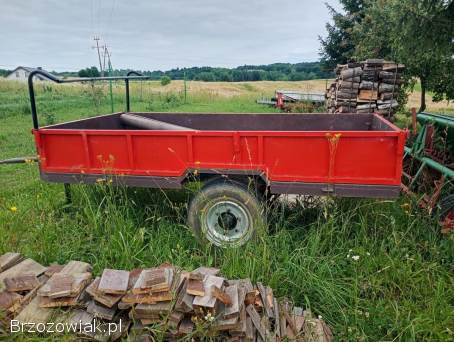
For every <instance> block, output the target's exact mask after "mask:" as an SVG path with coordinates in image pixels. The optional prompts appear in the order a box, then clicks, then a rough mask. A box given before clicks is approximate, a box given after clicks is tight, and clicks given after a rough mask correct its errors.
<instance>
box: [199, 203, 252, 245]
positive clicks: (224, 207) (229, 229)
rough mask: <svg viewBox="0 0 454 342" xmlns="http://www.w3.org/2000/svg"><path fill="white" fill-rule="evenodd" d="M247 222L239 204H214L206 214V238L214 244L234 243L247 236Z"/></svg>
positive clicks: (247, 219)
mask: <svg viewBox="0 0 454 342" xmlns="http://www.w3.org/2000/svg"><path fill="white" fill-rule="evenodd" d="M249 222H250V220H249V216H248V214H247V213H246V210H245V209H244V208H243V207H242V206H241V205H240V204H238V203H236V202H233V201H230V200H225V201H219V202H216V203H214V204H213V205H212V206H210V207H209V208H208V209H207V212H206V216H205V223H206V229H207V237H208V239H209V240H211V241H212V242H213V243H215V244H219V243H222V242H234V241H235V240H238V239H239V238H241V237H242V236H244V235H245V234H247V231H248V228H249Z"/></svg>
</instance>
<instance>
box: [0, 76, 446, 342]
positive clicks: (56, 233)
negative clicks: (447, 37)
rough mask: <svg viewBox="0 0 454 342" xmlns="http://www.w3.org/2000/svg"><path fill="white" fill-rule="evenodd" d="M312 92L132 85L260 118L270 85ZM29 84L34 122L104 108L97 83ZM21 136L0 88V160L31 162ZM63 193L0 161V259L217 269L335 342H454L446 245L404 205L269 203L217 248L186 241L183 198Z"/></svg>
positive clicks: (150, 105)
mask: <svg viewBox="0 0 454 342" xmlns="http://www.w3.org/2000/svg"><path fill="white" fill-rule="evenodd" d="M324 83H325V81H310V82H257V83H202V82H191V83H190V84H189V92H188V97H187V99H186V101H185V100H184V96H183V92H182V89H183V85H182V83H181V82H172V83H171V84H170V85H169V86H166V87H161V86H160V85H159V84H158V83H157V82H151V83H147V84H142V85H141V84H137V83H136V84H134V85H133V87H132V94H133V98H132V108H133V110H147V111H161V110H162V111H201V112H210V111H213V112H273V111H274V109H273V108H269V107H264V106H260V105H257V104H255V102H254V101H255V99H256V98H258V97H260V96H262V95H263V96H268V97H269V96H270V95H271V94H272V93H273V91H274V89H276V88H288V89H302V90H305V91H318V90H322V89H323V88H324ZM37 88H38V110H39V112H40V119H41V122H42V124H50V123H54V122H58V121H66V120H70V119H75V118H80V117H87V116H91V115H96V114H98V113H108V112H109V111H110V105H109V98H108V96H107V86H104V87H99V86H96V87H91V86H90V85H86V86H59V87H57V86H54V85H52V86H51V85H48V84H41V85H40V86H38V87H37ZM416 96H417V95H416ZM114 101H115V110H122V109H123V106H124V105H123V88H122V86H121V84H114ZM430 106H431V104H429V109H432V110H437V109H438V110H440V109H442V108H444V107H439V108H433V107H430ZM447 106H448V107H447V108H448V109H450V110H451V109H452V105H447ZM30 128H31V118H30V113H29V107H28V98H27V94H26V92H25V87H24V86H23V85H18V84H16V83H7V82H0V159H4V158H8V157H15V156H23V155H33V153H34V145H33V141H32V136H31V134H30ZM72 189H73V196H74V199H73V205H71V206H66V205H65V204H64V194H63V187H62V186H61V185H55V184H47V183H43V182H42V181H40V180H39V174H38V170H37V166H36V165H34V164H24V165H8V166H0V254H1V253H3V252H7V251H20V252H21V253H23V254H24V255H26V256H28V257H31V258H34V259H36V260H37V261H39V262H41V263H44V264H48V263H51V262H59V263H65V262H67V261H69V260H71V259H77V260H83V261H87V262H90V263H91V264H93V265H94V270H95V273H99V271H100V270H101V269H103V268H104V267H110V268H133V267H142V266H154V265H158V264H160V263H162V262H165V261H168V262H171V263H174V264H176V265H180V266H182V267H185V268H187V269H192V268H195V267H198V266H200V265H207V266H217V267H220V268H221V269H222V272H223V274H224V275H226V276H227V277H250V278H252V279H253V280H255V281H259V280H260V281H263V282H264V283H266V284H268V285H270V286H271V287H273V288H274V289H275V293H276V295H277V296H279V297H288V298H290V299H292V300H293V301H294V302H295V303H297V304H299V305H303V306H304V307H309V308H310V309H311V310H312V311H313V312H315V313H316V314H317V315H321V316H323V318H324V319H325V320H326V321H327V322H328V323H329V324H330V325H331V326H332V327H333V331H334V334H335V336H336V339H337V340H339V341H454V276H453V271H454V268H453V264H454V237H453V236H452V235H451V236H450V237H442V236H441V235H440V234H439V228H438V227H437V223H436V221H435V220H434V219H432V218H431V217H430V216H428V215H427V213H425V212H423V211H421V210H419V209H418V207H417V205H416V203H415V202H414V201H413V200H411V199H410V198H407V197H405V196H402V197H401V198H399V199H398V200H396V201H378V200H362V199H355V200H353V199H330V200H327V201H320V202H316V203H308V202H306V201H304V200H302V199H301V200H298V201H297V202H286V201H282V202H281V203H280V204H279V205H278V206H277V207H276V208H275V209H274V210H273V211H272V212H269V224H268V231H267V232H261V233H260V234H259V238H258V241H257V242H255V243H250V244H248V245H247V246H245V247H244V248H241V249H232V250H219V249H211V248H205V247H201V246H199V245H198V244H197V243H196V241H195V240H194V238H193V237H192V235H191V233H190V232H189V230H188V229H187V227H186V226H185V219H184V218H185V211H186V202H187V199H188V198H189V196H191V191H190V190H185V191H171V192H163V191H160V190H146V189H133V188H128V189H124V188H113V187H110V186H105V185H96V186H91V187H88V186H82V185H80V186H73V187H72ZM353 256H355V258H353ZM358 257H359V258H358ZM22 338H23V337H16V339H18V340H20V339H22ZM35 338H37V337H35Z"/></svg>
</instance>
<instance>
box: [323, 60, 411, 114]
mask: <svg viewBox="0 0 454 342" xmlns="http://www.w3.org/2000/svg"><path fill="white" fill-rule="evenodd" d="M403 70H404V65H403V64H397V63H394V62H389V61H384V60H383V59H368V60H366V61H364V62H359V63H348V64H344V65H338V66H337V67H336V70H335V71H336V76H337V77H336V79H335V81H334V82H333V83H331V85H330V86H329V88H328V89H327V90H326V94H325V96H326V106H327V108H328V111H329V112H330V113H379V114H381V115H382V116H384V117H385V118H387V119H390V120H392V119H393V116H394V113H395V111H396V109H397V107H398V106H399V102H398V93H399V90H400V86H401V84H402V83H403V80H402V71H403Z"/></svg>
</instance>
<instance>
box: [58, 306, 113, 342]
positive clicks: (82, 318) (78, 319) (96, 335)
mask: <svg viewBox="0 0 454 342" xmlns="http://www.w3.org/2000/svg"><path fill="white" fill-rule="evenodd" d="M94 319H95V317H94V316H93V315H92V314H90V313H88V312H86V311H84V310H75V311H74V312H73V313H72V314H71V316H70V317H69V318H68V320H67V323H68V324H70V325H71V326H75V327H77V329H76V331H77V334H78V335H79V336H80V337H81V338H85V339H86V338H89V339H91V340H95V341H100V342H107V341H109V339H110V337H109V336H108V334H107V333H101V332H98V331H92V329H84V327H86V326H90V325H91V324H92V322H93V320H94ZM99 328H100V329H101V331H103V329H105V328H106V326H105V325H102V324H101V326H99ZM104 331H107V329H106V330H104Z"/></svg>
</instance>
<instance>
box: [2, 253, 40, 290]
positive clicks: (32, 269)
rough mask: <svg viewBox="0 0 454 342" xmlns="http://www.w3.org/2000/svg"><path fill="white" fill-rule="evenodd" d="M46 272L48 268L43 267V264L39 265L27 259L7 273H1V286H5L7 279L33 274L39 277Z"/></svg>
mask: <svg viewBox="0 0 454 342" xmlns="http://www.w3.org/2000/svg"><path fill="white" fill-rule="evenodd" d="M45 271H46V267H44V266H42V265H41V264H39V263H37V262H36V261H34V260H32V259H25V260H24V261H22V262H20V263H19V264H17V265H15V266H13V267H11V268H9V269H8V270H6V271H5V272H2V273H0V285H2V286H3V282H4V280H5V278H13V277H16V276H20V275H24V274H32V275H35V276H39V275H41V274H43V273H44V272H45Z"/></svg>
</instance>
